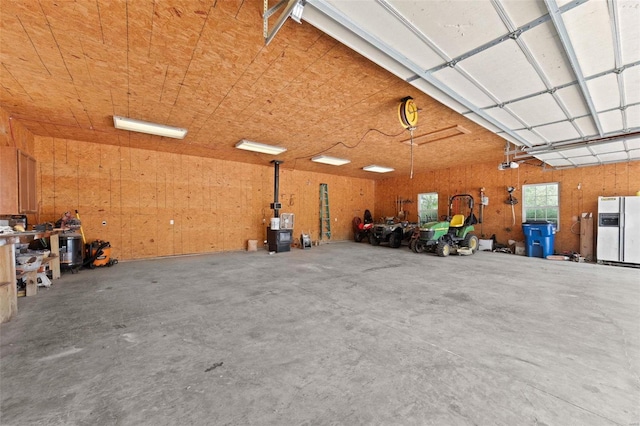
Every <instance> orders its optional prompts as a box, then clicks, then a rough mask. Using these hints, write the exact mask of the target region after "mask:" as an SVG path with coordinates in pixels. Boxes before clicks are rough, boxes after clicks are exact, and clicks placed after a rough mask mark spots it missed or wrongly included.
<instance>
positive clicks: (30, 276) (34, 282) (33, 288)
mask: <svg viewBox="0 0 640 426" xmlns="http://www.w3.org/2000/svg"><path fill="white" fill-rule="evenodd" d="M25 279H26V280H27V288H26V292H25V296H35V295H36V294H38V270H35V271H29V272H27V274H26V275H25Z"/></svg>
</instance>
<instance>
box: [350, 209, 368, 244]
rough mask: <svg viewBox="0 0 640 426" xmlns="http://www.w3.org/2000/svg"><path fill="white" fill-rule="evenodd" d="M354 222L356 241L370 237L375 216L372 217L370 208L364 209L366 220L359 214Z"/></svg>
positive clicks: (354, 237)
mask: <svg viewBox="0 0 640 426" xmlns="http://www.w3.org/2000/svg"><path fill="white" fill-rule="evenodd" d="M352 224H353V239H354V240H355V241H356V243H359V242H360V241H362V240H368V239H369V234H370V233H371V230H372V229H373V217H371V212H370V211H369V210H365V211H364V222H363V221H362V220H361V219H360V218H359V217H358V216H355V217H354V218H353V222H352Z"/></svg>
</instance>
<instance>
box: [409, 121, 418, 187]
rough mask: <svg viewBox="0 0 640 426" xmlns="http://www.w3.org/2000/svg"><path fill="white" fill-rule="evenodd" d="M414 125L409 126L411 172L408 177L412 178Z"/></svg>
mask: <svg viewBox="0 0 640 426" xmlns="http://www.w3.org/2000/svg"><path fill="white" fill-rule="evenodd" d="M415 129H416V128H415V127H409V133H410V134H411V173H410V174H409V179H413V131H414V130H415Z"/></svg>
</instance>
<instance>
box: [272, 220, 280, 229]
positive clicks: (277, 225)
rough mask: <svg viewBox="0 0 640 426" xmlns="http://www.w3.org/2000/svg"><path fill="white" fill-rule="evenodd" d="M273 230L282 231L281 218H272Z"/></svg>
mask: <svg viewBox="0 0 640 426" xmlns="http://www.w3.org/2000/svg"><path fill="white" fill-rule="evenodd" d="M271 229H273V230H278V229H280V218H279V217H272V218H271Z"/></svg>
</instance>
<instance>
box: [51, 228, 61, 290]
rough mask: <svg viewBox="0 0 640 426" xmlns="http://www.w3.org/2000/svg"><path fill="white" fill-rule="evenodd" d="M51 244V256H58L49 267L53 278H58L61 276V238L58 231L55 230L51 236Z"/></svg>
mask: <svg viewBox="0 0 640 426" xmlns="http://www.w3.org/2000/svg"><path fill="white" fill-rule="evenodd" d="M49 246H50V247H49V248H50V249H51V256H55V257H56V258H55V259H53V260H52V261H51V263H50V264H49V267H50V268H51V278H53V279H54V280H57V279H58V278H60V238H59V235H58V233H57V232H53V233H51V235H50V236H49Z"/></svg>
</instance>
